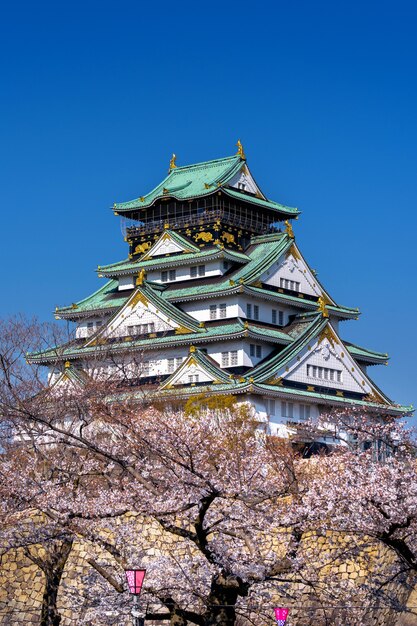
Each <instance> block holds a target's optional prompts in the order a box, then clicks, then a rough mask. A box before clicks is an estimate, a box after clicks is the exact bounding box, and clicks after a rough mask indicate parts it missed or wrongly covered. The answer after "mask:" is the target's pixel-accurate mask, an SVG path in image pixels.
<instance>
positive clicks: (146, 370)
mask: <svg viewBox="0 0 417 626" xmlns="http://www.w3.org/2000/svg"><path fill="white" fill-rule="evenodd" d="M142 375H143V376H150V363H149V361H144V362H143V363H142Z"/></svg>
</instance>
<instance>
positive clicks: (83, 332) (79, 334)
mask: <svg viewBox="0 0 417 626" xmlns="http://www.w3.org/2000/svg"><path fill="white" fill-rule="evenodd" d="M108 319H109V316H107V317H89V318H88V319H85V320H82V321H81V322H80V323H79V324H78V325H77V328H76V329H75V336H76V338H77V339H85V338H87V337H90V336H91V335H93V334H94V333H95V332H96V331H97V330H98V329H99V328H103V327H104V326H105V325H106V323H107V320H108ZM88 322H93V324H94V328H87V324H88ZM97 322H102V325H101V326H97Z"/></svg>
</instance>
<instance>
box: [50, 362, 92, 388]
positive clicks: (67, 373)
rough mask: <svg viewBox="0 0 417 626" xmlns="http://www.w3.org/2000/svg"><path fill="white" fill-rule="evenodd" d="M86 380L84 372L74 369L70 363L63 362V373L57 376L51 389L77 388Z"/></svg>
mask: <svg viewBox="0 0 417 626" xmlns="http://www.w3.org/2000/svg"><path fill="white" fill-rule="evenodd" d="M86 378H87V374H86V372H84V371H80V370H79V369H77V368H75V367H74V366H73V365H72V364H71V362H70V361H65V364H64V371H63V372H61V374H59V375H58V377H57V379H56V380H55V381H54V383H53V384H52V386H51V387H50V388H51V389H62V388H64V387H68V386H69V385H71V386H72V387H74V386H76V387H79V386H81V385H84V384H85V379H86Z"/></svg>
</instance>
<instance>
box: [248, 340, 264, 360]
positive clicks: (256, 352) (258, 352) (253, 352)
mask: <svg viewBox="0 0 417 626" xmlns="http://www.w3.org/2000/svg"><path fill="white" fill-rule="evenodd" d="M249 354H250V356H254V357H256V358H257V359H262V346H259V345H255V344H254V343H250V344H249Z"/></svg>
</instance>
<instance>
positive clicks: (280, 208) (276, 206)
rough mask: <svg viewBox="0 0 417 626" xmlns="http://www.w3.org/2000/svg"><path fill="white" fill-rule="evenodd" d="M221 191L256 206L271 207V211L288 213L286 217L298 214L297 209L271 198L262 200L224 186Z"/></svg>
mask: <svg viewBox="0 0 417 626" xmlns="http://www.w3.org/2000/svg"><path fill="white" fill-rule="evenodd" d="M223 191H224V193H226V194H227V195H228V196H231V197H232V198H236V199H237V200H243V201H244V202H250V204H255V205H256V206H260V207H262V208H265V209H272V210H273V211H277V212H279V213H284V214H286V215H288V217H291V218H293V217H295V216H296V215H299V214H300V212H299V210H298V209H296V208H294V207H290V206H285V205H284V204H280V203H279V202H273V201H272V200H264V199H263V198H258V197H256V196H252V195H249V194H247V193H244V192H243V191H238V190H237V189H232V188H231V187H224V188H223Z"/></svg>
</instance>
